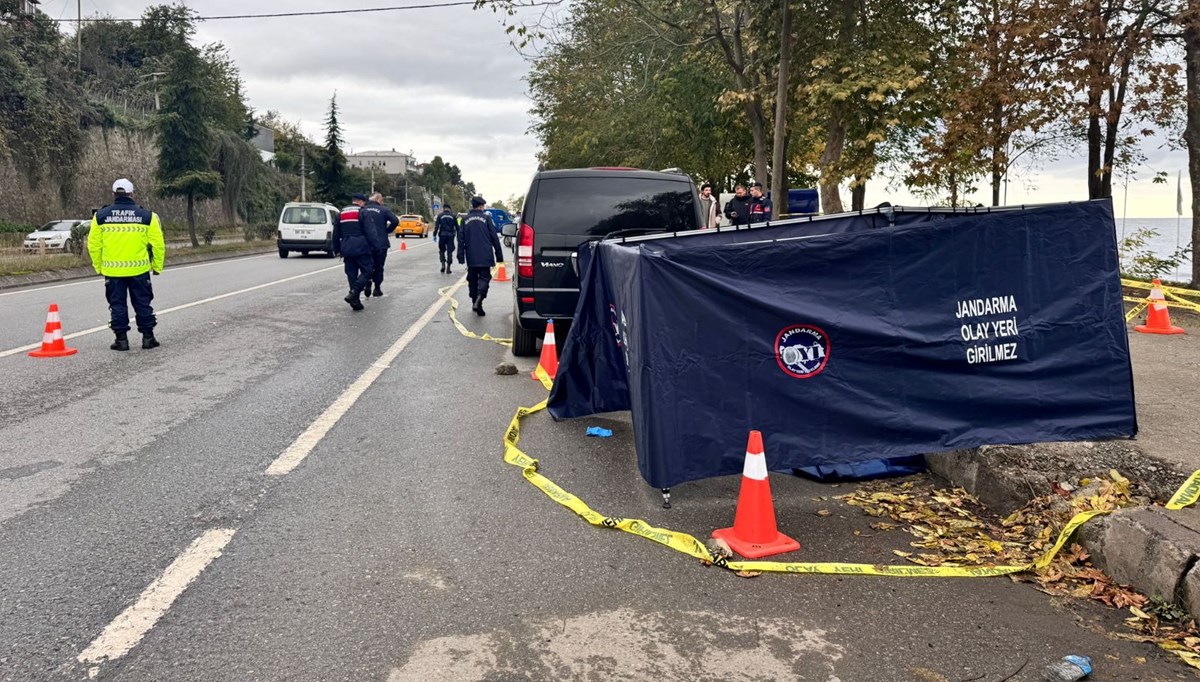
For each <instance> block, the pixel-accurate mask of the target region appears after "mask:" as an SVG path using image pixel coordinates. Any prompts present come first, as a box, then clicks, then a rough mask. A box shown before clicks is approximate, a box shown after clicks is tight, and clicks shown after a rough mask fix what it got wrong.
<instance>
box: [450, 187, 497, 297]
mask: <svg viewBox="0 0 1200 682" xmlns="http://www.w3.org/2000/svg"><path fill="white" fill-rule="evenodd" d="M485 205H487V202H486V201H484V200H483V197H472V198H471V212H470V213H468V214H467V217H466V218H463V221H462V227H461V228H460V229H459V234H458V262H459V264H460V265H461V264H462V263H466V264H467V293H468V295H469V296H470V297H471V304H472V305H471V309H472V310H474V311H475V314H476V315H486V314H487V313H485V312H483V300H484V299H485V298H487V295H488V284H489V283H490V282H491V281H492V267H493V266H495V265H496V261H501V260H504V250H503V249H502V248H501V246H500V237H498V236H497V235H496V227H495V225H493V224H492V217H491V216H489V215H488V214H487V213H484V211H483V207H484V206H485Z"/></svg>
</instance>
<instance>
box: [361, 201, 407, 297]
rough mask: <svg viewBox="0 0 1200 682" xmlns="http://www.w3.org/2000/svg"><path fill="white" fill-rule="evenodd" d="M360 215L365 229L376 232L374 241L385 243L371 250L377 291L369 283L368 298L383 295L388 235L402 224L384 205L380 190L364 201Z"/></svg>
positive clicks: (373, 278)
mask: <svg viewBox="0 0 1200 682" xmlns="http://www.w3.org/2000/svg"><path fill="white" fill-rule="evenodd" d="M358 216H359V218H358V219H359V221H360V222H361V223H362V226H363V231H364V232H367V233H371V232H374V233H375V237H376V239H375V240H374V241H375V242H376V243H382V244H383V248H375V249H373V250H372V251H371V271H372V275H371V279H372V281H374V282H375V291H374V292H372V291H371V287H370V285H368V286H367V288H366V290H365V291H364V293H366V295H367V298H370V297H371V296H372V294H373V295H375V296H383V286H382V285H383V264H384V262H385V261H386V260H387V255H388V249H389V248H391V247H389V246H388V235H390V234H391V233H392V231H393V230H395V229H396V226H397V225H399V224H400V219H399V218H397V217H396V214H395V213H392V211H391V210H390V209H389V208H388V207H387V206H384V205H383V195H382V194H380V193H379V192H376V193H374V194H372V195H371V198H370V199H368V200H366V202H364V203H363V205H362V208H361V209H360V210H359V212H358Z"/></svg>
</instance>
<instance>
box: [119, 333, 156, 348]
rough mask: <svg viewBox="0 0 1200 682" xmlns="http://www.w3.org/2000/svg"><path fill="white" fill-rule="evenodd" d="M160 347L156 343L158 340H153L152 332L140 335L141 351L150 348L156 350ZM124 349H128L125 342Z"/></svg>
mask: <svg viewBox="0 0 1200 682" xmlns="http://www.w3.org/2000/svg"><path fill="white" fill-rule="evenodd" d="M161 345H162V344H161V343H159V342H158V339H156V338H154V332H149V333H146V334H142V349H143V350H150V349H151V348H158V347H159V346H161ZM126 347H127V348H128V342H126Z"/></svg>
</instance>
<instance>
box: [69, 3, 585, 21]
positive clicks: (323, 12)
mask: <svg viewBox="0 0 1200 682" xmlns="http://www.w3.org/2000/svg"><path fill="white" fill-rule="evenodd" d="M494 1H495V0H480V1H479V2H476V0H451V1H450V2H436V3H426V4H422V5H400V6H395V7H363V8H356V9H329V10H316V11H313V12H279V13H274V14H225V15H218V16H211V17H205V16H196V17H193V18H194V19H195V20H196V21H221V20H225V19H278V18H284V17H316V16H327V15H331V14H366V13H371V12H401V11H404V10H414V9H437V8H439V7H462V6H466V5H471V6H474V5H476V4H478V5H480V6H486V5H491V4H493V3H494ZM562 2H563V0H542V1H535V2H529V3H527V4H522V5H520V7H541V6H543V5H558V4H562ZM54 21H70V22H72V23H74V22H75V21H76V20H75V19H69V20H63V19H54ZM83 21H84V23H112V22H135V21H141V17H138V18H137V19H114V18H112V17H90V18H86V19H84V20H83Z"/></svg>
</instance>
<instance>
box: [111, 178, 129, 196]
mask: <svg viewBox="0 0 1200 682" xmlns="http://www.w3.org/2000/svg"><path fill="white" fill-rule="evenodd" d="M112 191H113V194H133V183H132V182H130V181H128V180H126V179H125V178H121V179H120V180H117V181H116V182H114V183H113V190H112Z"/></svg>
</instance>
